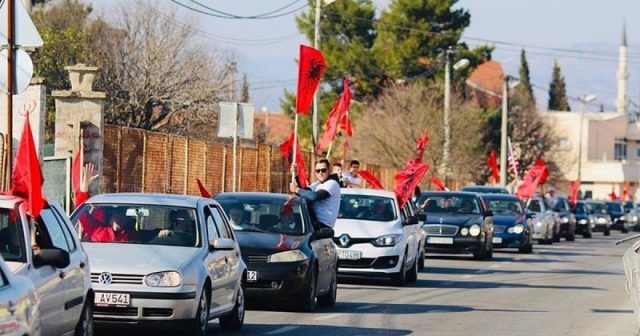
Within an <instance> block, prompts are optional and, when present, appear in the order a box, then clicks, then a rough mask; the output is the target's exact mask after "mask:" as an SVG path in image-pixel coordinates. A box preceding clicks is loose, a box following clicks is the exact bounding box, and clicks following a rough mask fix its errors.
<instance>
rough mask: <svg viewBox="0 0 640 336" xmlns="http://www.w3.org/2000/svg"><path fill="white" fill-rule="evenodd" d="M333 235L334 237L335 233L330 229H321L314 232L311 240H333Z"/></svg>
mask: <svg viewBox="0 0 640 336" xmlns="http://www.w3.org/2000/svg"><path fill="white" fill-rule="evenodd" d="M334 235H335V232H334V231H333V229H332V228H328V227H323V228H320V229H318V230H316V231H314V232H313V234H312V235H311V238H312V240H318V239H327V238H333V236H334Z"/></svg>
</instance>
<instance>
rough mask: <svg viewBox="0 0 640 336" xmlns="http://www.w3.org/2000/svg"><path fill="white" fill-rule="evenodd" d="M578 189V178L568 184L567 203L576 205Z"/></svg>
mask: <svg viewBox="0 0 640 336" xmlns="http://www.w3.org/2000/svg"><path fill="white" fill-rule="evenodd" d="M579 190H580V180H575V181H573V182H571V184H570V185H569V204H571V206H574V205H576V202H577V201H578V191H579Z"/></svg>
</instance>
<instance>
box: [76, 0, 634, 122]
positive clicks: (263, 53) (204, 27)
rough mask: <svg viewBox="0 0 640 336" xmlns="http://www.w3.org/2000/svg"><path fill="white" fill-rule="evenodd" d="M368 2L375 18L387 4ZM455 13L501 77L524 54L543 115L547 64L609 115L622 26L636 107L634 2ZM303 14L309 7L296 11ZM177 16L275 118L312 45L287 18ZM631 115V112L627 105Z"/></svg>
mask: <svg viewBox="0 0 640 336" xmlns="http://www.w3.org/2000/svg"><path fill="white" fill-rule="evenodd" d="M84 1H85V2H90V3H94V5H95V7H96V9H97V11H98V12H99V13H109V8H112V6H113V3H114V2H118V1H125V3H130V4H132V5H133V4H135V3H136V2H144V3H147V4H154V7H155V8H157V9H158V10H166V9H167V8H169V7H176V6H178V5H176V4H175V3H174V2H172V1H171V0H159V1H154V0H112V1H108V0H84ZM294 1H295V0H268V1H265V0H224V1H223V0H175V2H179V3H182V4H184V5H187V6H190V7H194V8H195V7H198V4H197V2H199V3H201V4H204V5H206V6H209V7H211V8H213V9H215V10H219V11H221V12H227V13H231V14H235V15H238V16H248V15H255V14H261V13H264V12H268V11H270V10H274V9H277V8H280V7H283V6H286V5H288V4H290V3H292V2H294ZM337 1H340V0H337ZM374 2H375V4H376V7H377V8H378V10H379V11H380V10H382V9H384V8H386V7H387V5H388V4H389V3H390V2H391V1H390V0H375V1H374ZM306 3H307V2H306V0H299V1H298V2H296V3H294V4H293V5H292V6H291V7H288V9H296V8H300V7H302V6H305V5H306ZM456 7H462V8H465V9H468V10H469V12H470V13H471V25H470V26H469V27H468V29H467V30H466V31H465V33H464V37H463V40H465V41H467V42H468V43H469V45H471V46H476V45H478V44H481V43H483V42H482V41H485V40H486V41H494V42H495V43H494V45H495V47H496V51H495V52H494V54H493V60H495V61H498V62H500V63H502V64H503V67H504V68H505V69H506V72H507V73H508V74H511V75H517V73H518V67H519V62H520V61H519V53H520V49H521V48H525V50H526V51H527V59H528V61H529V69H530V72H531V81H532V83H533V84H534V85H536V86H539V87H540V89H535V90H534V94H535V95H536V98H537V100H538V104H539V105H540V107H541V108H543V109H544V108H546V106H547V100H548V93H547V92H546V91H545V90H546V89H548V87H549V82H550V79H551V70H552V67H553V62H554V60H557V61H558V63H559V64H560V67H561V69H562V73H563V75H564V76H565V80H566V83H567V94H568V95H569V96H570V97H577V96H579V95H580V94H583V93H586V94H595V95H596V96H597V97H598V100H597V101H596V102H594V103H593V105H592V106H590V107H588V109H590V110H597V109H598V107H599V105H600V104H604V106H605V109H606V110H612V109H614V105H615V96H616V90H617V88H616V83H617V82H616V69H617V65H618V62H617V58H618V56H617V52H618V47H619V45H620V41H621V35H622V26H623V22H624V21H625V19H626V23H627V35H628V44H629V48H628V49H629V64H628V67H629V73H630V77H629V82H628V95H629V98H630V99H631V100H632V101H634V102H635V103H636V104H639V103H640V43H638V42H639V41H640V21H638V20H637V19H636V17H637V15H638V13H640V1H639V0H460V1H459V2H458V3H457V4H456ZM200 8H201V9H203V8H202V7H200ZM203 10H204V11H207V10H206V9H203ZM303 10H309V7H306V6H305V7H304V8H303V9H301V10H300V11H303ZM180 12H181V14H183V15H190V16H192V17H193V18H194V19H195V21H196V23H197V27H198V29H200V30H201V31H202V32H204V33H203V34H202V35H203V36H201V38H202V39H203V42H205V43H206V44H207V45H209V46H210V47H211V48H217V49H222V50H226V51H229V52H232V53H233V54H234V55H235V57H236V59H237V63H238V69H239V71H238V73H239V76H238V78H240V77H241V75H242V73H246V74H247V75H248V77H249V82H250V86H251V100H252V103H254V104H255V105H256V107H257V108H258V109H259V108H261V107H262V106H266V107H267V108H268V109H269V110H271V111H279V110H280V107H279V99H280V97H281V96H282V93H283V91H284V89H285V88H287V89H288V90H290V91H292V90H294V88H295V84H296V76H297V69H296V63H295V58H296V57H297V52H298V45H299V44H300V43H305V44H311V43H310V42H309V41H306V39H305V37H304V36H302V34H300V33H299V32H298V30H297V28H296V25H295V20H294V14H289V15H285V16H283V17H280V18H275V19H268V20H240V19H223V18H218V17H213V16H209V15H204V14H200V13H196V12H193V11H191V10H189V9H186V8H184V7H181V8H180ZM107 15H109V14H107ZM557 49H569V50H573V51H575V52H566V51H559V50H557ZM581 51H582V52H581ZM328 66H331V65H330V64H329V65H328ZM570 104H571V105H572V109H573V110H577V109H579V104H578V103H577V102H575V101H571V100H570ZM630 109H632V110H637V108H636V107H635V106H633V105H631V106H630Z"/></svg>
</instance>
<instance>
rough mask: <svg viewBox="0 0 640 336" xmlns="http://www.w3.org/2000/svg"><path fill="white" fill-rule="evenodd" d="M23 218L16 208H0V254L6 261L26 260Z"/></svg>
mask: <svg viewBox="0 0 640 336" xmlns="http://www.w3.org/2000/svg"><path fill="white" fill-rule="evenodd" d="M23 228H24V226H23V223H22V218H21V217H20V216H19V214H18V211H16V210H15V209H0V254H1V255H2V257H3V258H4V260H6V261H17V262H26V261H27V253H26V251H27V250H26V247H25V243H24V229H23Z"/></svg>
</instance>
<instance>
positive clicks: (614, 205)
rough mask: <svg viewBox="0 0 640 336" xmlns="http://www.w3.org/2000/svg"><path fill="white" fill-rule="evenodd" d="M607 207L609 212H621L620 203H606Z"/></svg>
mask: <svg viewBox="0 0 640 336" xmlns="http://www.w3.org/2000/svg"><path fill="white" fill-rule="evenodd" d="M607 208H608V209H609V212H623V210H622V205H621V204H620V203H617V202H610V203H607Z"/></svg>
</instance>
